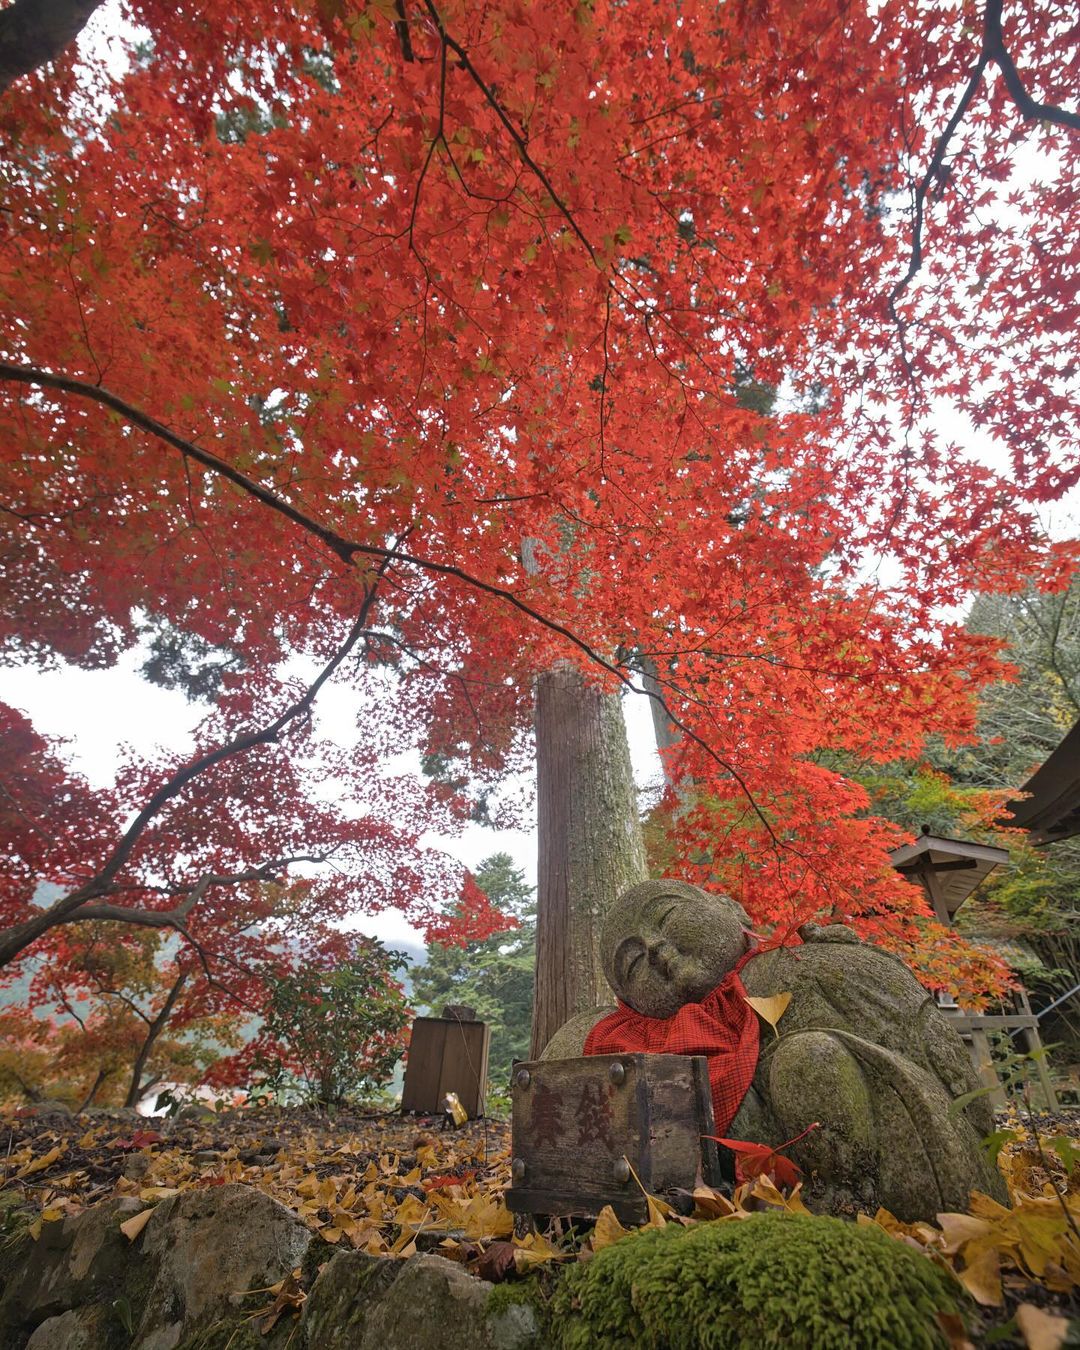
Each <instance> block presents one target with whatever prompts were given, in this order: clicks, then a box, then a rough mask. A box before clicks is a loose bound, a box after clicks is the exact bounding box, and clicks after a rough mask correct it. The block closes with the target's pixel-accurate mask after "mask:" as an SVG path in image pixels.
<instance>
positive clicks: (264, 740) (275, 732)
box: [0, 549, 395, 967]
mask: <svg viewBox="0 0 1080 1350" xmlns="http://www.w3.org/2000/svg"><path fill="white" fill-rule="evenodd" d="M394 556H395V555H394V551H393V549H390V550H386V557H385V559H384V562H383V565H382V567H381V568H380V569H379V578H380V579H381V576H382V574H383V573H384V572H385V570H386V568H387V567H388V566H389V565H390V563H391V562H392V561H393V559H394ZM376 587H377V582H376V583H374V584H372V585H370V586H368V587H367V590H366V592H365V595H364V600H363V603H362V604H361V606H360V613H359V615H358V616H357V619H356V622H355V623H354V624H353V626H352V628H351V629H350V631H349V635H348V637H347V638H346V640H345V642H344V643H343V644H342V645H341V646H340V647H339V648H338V650H337V651H336V652H335V653H334V655H333V656H332V657H331V659H330V660H329V661H328V662H327V664H326V665H325V666H324V667H323V669H322V670H321V671H320V673H319V674H318V676H317V677H316V678H315V679H314V680H313V681H312V683H311V684H309V685H308V687H307V689H305V691H304V693H303V694H302V695H301V696H300V697H299V698H298V699H295V700H294V701H293V702H292V703H291V704H290V705H289V706H288V707H287V708H286V709H285V711H284V712H282V713H280V714H279V715H278V716H277V717H276V718H274V720H273V721H272V722H270V723H268V724H267V725H266V726H263V727H260V728H258V729H257V730H255V731H249V732H245V733H244V734H242V735H240V736H235V737H234V738H233V739H232V740H231V741H227V742H226V743H225V744H224V745H220V746H218V747H217V748H216V749H214V750H210V751H208V752H207V753H206V754H203V755H199V756H198V757H197V758H196V759H193V760H191V761H190V762H189V763H188V764H185V765H184V766H183V767H182V768H180V769H178V770H177V771H176V772H175V773H174V774H172V775H171V776H170V777H169V778H168V779H166V780H165V782H164V783H162V785H161V786H160V787H159V788H158V789H157V791H156V792H154V793H153V795H152V796H151V797H150V799H149V800H148V801H147V802H146V804H145V805H144V806H143V807H142V809H141V810H140V811H139V812H138V814H137V815H136V816H135V819H134V820H133V821H132V822H131V824H130V825H129V826H128V828H127V829H126V830H125V831H124V834H123V835H122V836H121V838H120V840H119V842H118V843H117V844H116V846H115V848H114V849H113V851H112V853H111V854H110V855H109V857H108V859H107V860H106V862H105V863H104V864H103V865H102V866H101V868H100V869H99V870H98V872H97V874H96V875H95V876H93V877H92V878H91V879H90V880H89V881H87V882H85V883H84V884H83V885H82V886H80V887H79V888H78V889H77V890H75V891H72V892H71V893H70V894H69V895H66V896H63V897H62V898H61V899H59V900H57V901H56V902H55V903H54V904H52V905H51V906H50V907H49V908H48V909H47V910H44V911H43V912H42V913H41V914H37V915H35V916H34V917H33V918H31V919H27V920H25V921H24V922H23V923H20V924H14V925H13V926H12V927H10V928H8V929H6V930H5V931H4V933H3V934H2V935H0V967H3V966H5V965H7V964H8V963H9V962H11V961H13V960H14V959H15V957H17V956H18V955H19V954H20V953H21V952H23V951H25V949H26V948H27V947H28V946H30V945H31V944H32V943H33V942H36V941H37V939H38V938H39V937H41V936H42V935H43V934H44V933H47V932H48V931H49V929H51V928H54V927H56V926H57V925H59V924H62V923H70V922H75V921H76V920H78V919H84V918H102V919H113V920H123V921H125V922H128V923H136V924H140V925H142V926H144V927H157V928H160V927H171V928H175V929H176V931H177V932H178V933H181V934H183V935H184V936H185V937H187V938H188V940H189V941H190V942H192V944H193V945H195V946H196V949H197V950H200V955H201V949H199V948H198V944H197V943H195V940H194V939H193V938H192V937H191V935H190V934H189V933H188V932H187V929H186V927H185V921H186V918H187V915H188V913H190V911H191V909H192V908H193V907H194V905H195V904H196V903H197V901H198V899H199V898H201V896H202V895H203V894H205V892H206V890H207V889H208V887H209V886H211V885H213V884H215V881H216V879H215V878H214V877H213V876H212V875H211V876H208V877H203V878H201V879H200V881H199V882H197V883H196V885H195V887H194V889H193V891H192V892H191V894H189V896H188V898H187V900H185V901H184V903H183V904H182V905H179V906H177V908H176V909H175V910H172V911H156V910H126V909H124V907H123V906H121V905H99V906H88V905H87V901H90V900H95V899H97V898H98V897H99V896H104V895H108V894H109V893H110V891H111V889H112V881H113V879H114V878H115V877H116V876H117V874H118V873H119V872H120V870H121V868H123V866H124V865H125V863H126V862H127V861H128V859H129V858H130V857H131V854H132V852H133V851H134V848H135V845H136V844H137V843H138V841H139V838H140V836H141V835H142V833H143V831H144V830H145V829H146V827H147V826H148V825H149V824H150V822H151V821H152V820H153V818H154V817H155V816H156V815H157V814H158V813H159V812H160V811H161V810H162V808H163V807H164V806H166V805H167V804H168V803H169V802H170V801H172V799H173V798H174V797H177V796H178V795H179V794H180V793H181V792H182V791H183V789H184V788H185V787H186V786H187V784H188V783H190V782H191V781H192V779H194V778H196V777H198V776H199V775H200V774H202V773H205V772H206V771H207V770H208V769H211V768H213V767H214V766H215V765H217V764H220V763H221V762H222V761H223V760H226V759H230V758H232V757H233V756H234V755H238V754H243V753H245V752H246V751H248V750H252V749H254V748H255V747H256V746H258V745H269V744H271V743H273V742H274V741H276V740H277V739H278V737H279V736H280V735H281V733H282V731H284V729H285V728H286V727H287V726H288V725H289V723H290V722H292V721H294V720H295V719H296V718H297V717H299V716H301V715H306V714H308V713H309V712H310V709H311V705H312V704H313V703H314V701H315V698H316V696H317V695H318V693H319V690H320V689H321V688H322V687H323V685H324V684H325V683H326V681H327V680H328V679H329V678H330V677H331V675H333V673H334V672H335V671H336V670H337V668H338V667H339V666H340V665H341V663H342V662H343V661H344V660H345V658H346V657H347V656H348V654H349V652H350V651H352V649H353V647H354V646H355V645H356V643H357V642H358V641H359V640H360V637H361V636H362V634H363V632H364V628H365V627H366V625H367V621H368V618H369V616H370V613H371V608H372V605H373V604H374V602H375V594H376ZM268 866H270V864H263V866H262V868H257V869H252V870H253V871H254V872H255V873H262V874H263V876H262V879H263V880H265V879H267V878H266V875H265V873H266V868H267V867H268ZM246 879H250V880H254V879H257V877H255V876H253V877H250V878H248V877H244V876H238V877H236V878H235V880H246ZM165 913H168V915H169V917H168V918H166V919H163V918H162V917H161V915H162V914H165Z"/></svg>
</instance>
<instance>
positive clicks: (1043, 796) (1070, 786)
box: [998, 722, 1080, 844]
mask: <svg viewBox="0 0 1080 1350" xmlns="http://www.w3.org/2000/svg"><path fill="white" fill-rule="evenodd" d="M1020 790H1021V792H1027V793H1029V794H1030V795H1029V796H1028V797H1024V798H1016V799H1014V800H1013V801H1010V802H1006V803H1005V810H1006V813H1007V814H1005V815H1003V816H1002V817H1001V818H1000V819H999V821H998V824H999V825H1004V826H1007V827H1008V828H1010V829H1014V830H1015V829H1022V830H1027V832H1028V834H1029V835H1030V836H1031V842H1032V843H1033V844H1052V843H1055V842H1056V841H1058V840H1060V839H1071V838H1072V837H1073V835H1075V834H1080V722H1077V724H1076V726H1074V727H1073V729H1072V731H1070V732H1069V734H1068V735H1067V736H1066V737H1065V739H1064V740H1063V741H1062V742H1061V744H1060V745H1059V746H1058V748H1057V749H1056V750H1055V751H1053V753H1052V754H1051V755H1050V756H1049V758H1048V759H1047V760H1046V762H1045V763H1044V764H1043V766H1042V768H1040V769H1037V770H1036V771H1035V772H1034V773H1033V774H1032V775H1031V777H1030V778H1029V779H1028V780H1027V782H1026V783H1025V784H1024V786H1023V787H1022V788H1021V789H1020Z"/></svg>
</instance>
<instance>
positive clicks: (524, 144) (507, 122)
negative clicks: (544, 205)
mask: <svg viewBox="0 0 1080 1350" xmlns="http://www.w3.org/2000/svg"><path fill="white" fill-rule="evenodd" d="M424 5H425V8H426V9H427V12H428V13H429V14H430V15H431V19H432V22H433V23H434V24H435V27H436V29H437V31H438V34H439V38H440V40H441V42H442V44H443V46H444V48H445V47H449V48H450V50H451V51H452V52H453V53H454V55H455V56H456V57H457V59H458V62H459V64H460V65H461V68H462V69H463V70H465V71H467V72H468V75H469V78H470V79H471V80H472V82H473V84H475V85H476V87H477V89H479V90H480V92H481V93H482V94H483V96H484V98H485V100H486V101H487V103H488V105H489V106H490V107H491V109H492V110H493V111H494V113H495V116H496V117H497V118H498V119H499V121H500V122H501V123H502V124H503V126H504V127H505V128H506V130H507V131H508V132H509V133H510V138H511V139H512V140H513V142H514V144H515V145H516V146H517V148H518V154H519V155H520V156H521V158H522V160H524V162H525V164H526V165H527V166H528V167H529V168H530V169H531V170H532V172H533V173H534V174H535V175H536V177H537V178H539V180H540V182H541V183H542V184H543V186H544V189H545V191H546V192H547V194H548V196H549V197H550V198H551V200H552V202H554V204H555V206H556V207H558V209H559V212H560V214H561V215H562V216H563V217H564V218H565V220H566V222H567V224H568V225H569V226H570V228H571V230H573V232H574V233H575V234H576V235H577V237H578V239H580V240H581V243H582V244H583V245H584V247H585V251H586V253H588V255H589V258H590V260H591V261H592V262H593V263H594V264H595V265H596V266H597V267H600V260H599V259H598V258H597V256H596V252H595V250H594V249H593V246H592V244H590V243H589V240H588V238H587V237H586V235H585V232H584V231H583V230H582V228H581V226H580V225H579V224H578V223H577V221H576V220H575V218H574V215H573V212H572V211H571V210H570V208H569V207H568V206H567V205H566V203H565V202H564V201H563V199H562V197H560V195H559V193H558V192H557V191H556V189H555V185H554V183H552V181H551V179H550V178H549V177H548V176H547V174H546V173H545V172H544V170H543V169H542V168H541V167H540V165H539V164H538V163H537V162H536V160H535V159H533V157H532V155H530V154H529V143H528V141H527V140H526V138H525V136H524V135H522V133H521V132H520V131H519V130H518V128H517V127H516V126H514V123H513V122H512V121H511V119H510V116H509V114H508V113H507V112H506V110H505V108H504V107H503V106H502V104H501V103H500V102H499V100H498V99H497V98H496V97H495V91H494V90H493V89H492V87H491V86H490V85H489V84H488V83H487V81H486V80H485V79H484V78H483V76H482V75H481V74H480V72H479V71H478V70H477V69H476V67H475V66H474V65H473V63H472V61H471V59H470V57H469V53H468V52H467V51H466V50H465V48H464V47H463V46H462V45H461V43H460V42H458V41H457V39H456V38H452V37H451V36H450V34H449V33H448V32H447V31H446V27H445V25H444V24H443V20H442V15H441V14H440V13H439V11H438V9H437V8H436V7H435V5H434V3H433V0H424Z"/></svg>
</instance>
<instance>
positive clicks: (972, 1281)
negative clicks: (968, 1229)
mask: <svg viewBox="0 0 1080 1350" xmlns="http://www.w3.org/2000/svg"><path fill="white" fill-rule="evenodd" d="M960 1283H961V1284H962V1285H963V1286H964V1288H965V1289H966V1290H967V1291H968V1293H969V1294H970V1295H971V1296H972V1298H973V1299H974V1300H975V1301H976V1303H981V1304H982V1305H983V1306H984V1307H986V1308H1000V1307H1001V1305H1002V1304H1003V1303H1004V1302H1005V1299H1004V1296H1003V1295H1002V1292H1001V1262H1000V1261H999V1260H998V1254H997V1252H996V1251H994V1250H993V1249H992V1248H990V1249H988V1250H986V1251H982V1252H980V1253H979V1255H978V1256H976V1257H975V1259H974V1260H973V1261H970V1262H969V1263H968V1265H967V1266H966V1268H965V1269H964V1270H962V1271H960Z"/></svg>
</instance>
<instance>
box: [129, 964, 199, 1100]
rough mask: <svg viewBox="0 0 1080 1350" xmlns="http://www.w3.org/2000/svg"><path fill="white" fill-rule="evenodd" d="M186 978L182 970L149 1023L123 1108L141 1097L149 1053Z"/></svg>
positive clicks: (163, 1027) (170, 1013) (136, 1057)
mask: <svg viewBox="0 0 1080 1350" xmlns="http://www.w3.org/2000/svg"><path fill="white" fill-rule="evenodd" d="M187 978H188V972H187V971H186V970H182V971H181V972H180V974H179V975H177V977H176V979H175V980H174V981H173V985H172V988H171V989H170V990H169V993H168V996H167V997H166V999H165V1002H164V1003H163V1004H162V1005H161V1009H160V1010H159V1012H158V1014H157V1016H156V1017H155V1018H154V1020H153V1021H152V1022H151V1023H150V1028H149V1030H148V1031H147V1033H146V1039H145V1040H144V1041H143V1043H142V1045H141V1046H140V1047H139V1053H138V1054H137V1055H136V1056H135V1063H134V1064H133V1065H132V1069H131V1082H130V1084H129V1085H128V1092H127V1097H126V1098H125V1099H124V1105H125V1106H128V1107H130V1106H134V1105H135V1104H136V1103H137V1102H138V1100H139V1098H140V1097H141V1096H142V1092H143V1089H142V1087H141V1084H142V1076H143V1070H144V1069H145V1068H146V1061H147V1060H148V1059H149V1058H150V1052H151V1051H152V1050H153V1048H154V1044H155V1042H156V1041H157V1038H158V1037H159V1036H160V1035H161V1033H162V1031H163V1030H164V1029H165V1024H166V1022H168V1020H169V1018H170V1016H171V1015H172V1010H173V1008H175V1007H176V1001H177V999H178V998H179V997H180V994H181V992H182V990H183V988H184V985H185V984H186V983H187Z"/></svg>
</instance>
